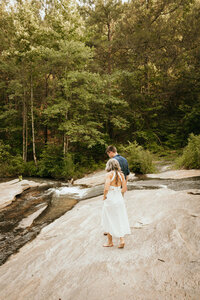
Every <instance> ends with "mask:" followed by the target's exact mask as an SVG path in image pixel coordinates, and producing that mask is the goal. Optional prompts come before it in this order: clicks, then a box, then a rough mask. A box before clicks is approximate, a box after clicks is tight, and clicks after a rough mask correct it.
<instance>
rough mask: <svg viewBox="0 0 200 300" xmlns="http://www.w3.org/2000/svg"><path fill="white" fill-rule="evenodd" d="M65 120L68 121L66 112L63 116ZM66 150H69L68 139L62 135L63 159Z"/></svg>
mask: <svg viewBox="0 0 200 300" xmlns="http://www.w3.org/2000/svg"><path fill="white" fill-rule="evenodd" d="M65 119H66V120H67V119H68V114H67V112H66V114H65ZM68 148H69V137H68V136H67V135H66V133H64V137H63V154H64V157H65V156H66V153H67V152H68Z"/></svg>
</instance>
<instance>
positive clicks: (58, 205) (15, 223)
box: [0, 176, 200, 265]
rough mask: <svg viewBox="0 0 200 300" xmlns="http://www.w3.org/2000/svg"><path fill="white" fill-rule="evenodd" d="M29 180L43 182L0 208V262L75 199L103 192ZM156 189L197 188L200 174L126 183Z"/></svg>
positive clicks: (130, 187) (100, 188) (96, 188)
mask: <svg viewBox="0 0 200 300" xmlns="http://www.w3.org/2000/svg"><path fill="white" fill-rule="evenodd" d="M30 179H31V180H32V181H37V182H38V181H39V182H41V183H45V185H43V186H42V187H37V188H30V189H28V190H26V191H24V192H23V193H22V194H20V195H18V196H16V200H15V201H13V202H12V203H11V204H10V205H9V206H7V207H5V208H3V209H1V210H0V265H2V264H4V263H5V262H6V260H7V259H8V258H9V256H10V255H12V254H13V253H16V252H17V251H18V250H19V249H20V248H21V247H22V246H23V245H25V244H26V243H27V242H29V241H31V240H33V239H34V238H35V237H36V236H37V235H38V233H39V232H40V231H41V229H42V228H43V227H45V226H46V225H48V224H50V223H51V222H53V221H54V220H56V219H57V218H59V217H60V216H62V215H63V214H65V213H66V212H67V211H69V210H70V209H72V208H73V207H74V206H75V205H76V203H77V202H78V201H81V200H85V199H89V198H93V197H96V196H99V195H102V194H103V185H98V186H94V187H87V186H84V185H83V186H76V185H74V186H70V185H69V184H67V183H66V182H61V181H52V180H44V179H36V178H28V180H30ZM160 188H168V189H172V190H174V191H181V190H188V189H199V188H200V177H190V178H184V179H160V178H147V177H146V176H138V177H137V179H136V180H133V181H130V182H128V190H144V189H160Z"/></svg>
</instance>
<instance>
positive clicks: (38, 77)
mask: <svg viewBox="0 0 200 300" xmlns="http://www.w3.org/2000/svg"><path fill="white" fill-rule="evenodd" d="M199 24H200V1H199V0H132V1H131V0H129V1H120V0H83V1H82V0H81V1H75V0H15V1H14V0H13V1H8V0H1V4H0V40H1V43H0V124H1V125H0V164H1V170H0V177H4V176H16V175H23V176H40V177H53V178H66V179H70V178H71V177H74V176H75V177H78V176H80V175H81V174H83V173H86V172H88V171H89V170H95V169H97V168H100V167H101V166H102V165H103V164H104V162H105V159H106V154H105V149H106V147H107V145H110V144H114V145H116V146H117V148H118V149H120V150H121V151H122V153H125V152H126V150H127V149H129V150H130V151H132V152H134V151H136V149H140V150H138V151H143V152H141V153H146V155H147V156H148V157H147V160H148V159H149V155H151V153H165V152H167V151H169V150H170V151H179V150H181V149H183V148H184V147H186V145H187V143H188V139H189V140H190V141H192V140H194V143H195V141H196V142H198V146H196V147H197V148H198V147H199V146H200V138H198V141H197V138H196V137H197V136H198V135H200V26H199ZM195 138H196V140H195ZM199 149H200V148H199ZM123 151H124V152H123ZM198 151H199V152H200V150H198V149H197V152H198ZM189 152H190V151H189ZM199 152H198V155H199V158H198V160H199V167H200V153H199ZM134 153H135V152H134ZM127 155H128V154H127ZM142 156H143V154H142ZM144 156H145V155H144ZM132 169H133V171H134V166H133V168H132Z"/></svg>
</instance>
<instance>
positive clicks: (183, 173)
mask: <svg viewBox="0 0 200 300" xmlns="http://www.w3.org/2000/svg"><path fill="white" fill-rule="evenodd" d="M198 176H200V170H171V171H166V172H161V173H158V174H147V177H149V178H161V179H183V178H189V177H198Z"/></svg>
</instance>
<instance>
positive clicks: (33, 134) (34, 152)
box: [31, 74, 37, 166]
mask: <svg viewBox="0 0 200 300" xmlns="http://www.w3.org/2000/svg"><path fill="white" fill-rule="evenodd" d="M31 124H32V140H33V159H34V162H35V165H36V166H37V158H36V151H35V127H34V114H33V78H32V74H31Z"/></svg>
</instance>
